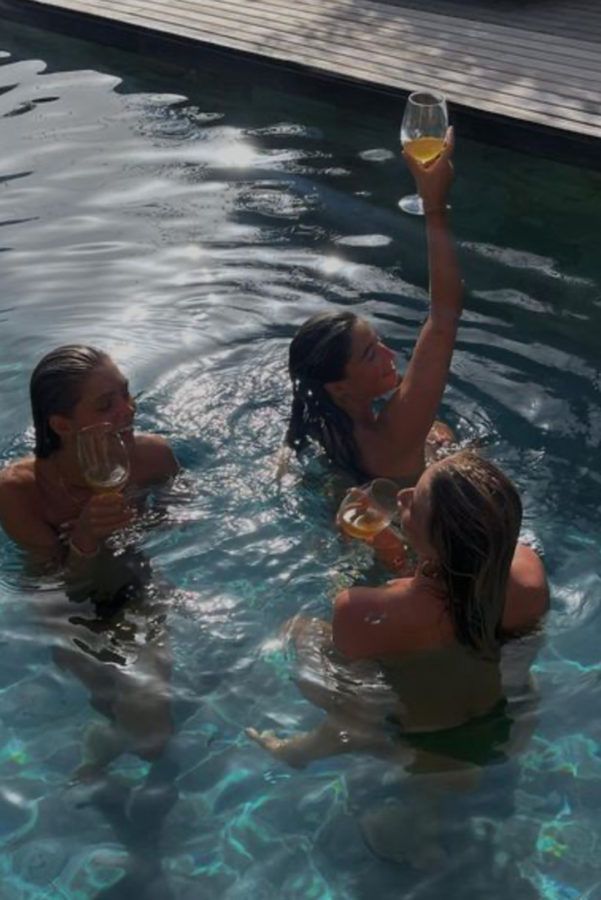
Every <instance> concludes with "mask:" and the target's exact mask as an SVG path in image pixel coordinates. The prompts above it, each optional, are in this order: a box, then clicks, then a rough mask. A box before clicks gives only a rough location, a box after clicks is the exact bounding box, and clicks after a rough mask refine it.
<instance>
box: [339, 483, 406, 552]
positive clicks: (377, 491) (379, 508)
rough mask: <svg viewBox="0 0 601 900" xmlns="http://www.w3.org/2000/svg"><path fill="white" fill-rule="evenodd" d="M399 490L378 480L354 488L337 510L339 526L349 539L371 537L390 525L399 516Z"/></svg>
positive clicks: (393, 484) (392, 484) (391, 484)
mask: <svg viewBox="0 0 601 900" xmlns="http://www.w3.org/2000/svg"><path fill="white" fill-rule="evenodd" d="M397 491H398V488H397V486H396V484H395V483H394V481H391V480H390V479H388V478H375V479H374V480H373V481H371V482H370V483H369V484H366V485H364V486H363V487H361V488H351V489H350V491H347V493H346V494H345V496H344V498H343V500H342V503H341V504H340V507H339V509H338V516H337V519H338V523H339V525H340V528H341V529H342V531H344V532H345V534H347V535H348V536H349V537H356V538H371V537H374V536H375V535H376V534H379V533H380V532H381V531H384V529H385V528H387V527H388V525H390V523H391V521H392V518H393V516H394V514H395V513H396V495H397Z"/></svg>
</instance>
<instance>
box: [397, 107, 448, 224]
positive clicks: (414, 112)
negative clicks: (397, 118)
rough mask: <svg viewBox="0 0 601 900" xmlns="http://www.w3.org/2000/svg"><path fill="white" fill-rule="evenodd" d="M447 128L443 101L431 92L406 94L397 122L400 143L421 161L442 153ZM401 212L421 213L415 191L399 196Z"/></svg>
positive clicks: (420, 203)
mask: <svg viewBox="0 0 601 900" xmlns="http://www.w3.org/2000/svg"><path fill="white" fill-rule="evenodd" d="M448 127H449V112H448V110H447V101H446V100H445V98H444V97H443V95H442V94H438V93H436V92H434V91H414V93H413V94H410V95H409V98H408V100H407V105H406V107H405V112H404V114H403V121H402V123H401V145H402V147H403V149H404V150H405V153H409V154H410V155H411V156H413V158H414V159H417V160H418V162H420V163H422V164H424V165H425V164H427V163H429V162H433V161H434V160H435V159H436V158H437V157H438V156H440V154H441V152H442V148H443V145H444V139H445V136H446V133H447V129H448ZM399 206H400V207H401V209H402V210H403V212H406V213H411V215H414V216H423V214H424V205H423V203H422V198H421V197H420V196H419V194H409V195H408V196H406V197H401V199H400V200H399Z"/></svg>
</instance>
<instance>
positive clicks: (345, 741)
mask: <svg viewBox="0 0 601 900" xmlns="http://www.w3.org/2000/svg"><path fill="white" fill-rule="evenodd" d="M338 734H339V736H340V740H341V741H342V743H343V744H348V743H349V741H350V739H351V736H350V734H349V733H348V731H339V732H338Z"/></svg>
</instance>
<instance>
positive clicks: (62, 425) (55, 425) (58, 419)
mask: <svg viewBox="0 0 601 900" xmlns="http://www.w3.org/2000/svg"><path fill="white" fill-rule="evenodd" d="M48 424H49V425H50V427H51V428H52V430H53V431H54V433H55V434H58V436H59V437H67V436H68V435H70V434H73V432H74V430H75V429H74V427H73V422H72V421H71V419H70V418H69V417H68V416H61V415H60V414H59V413H55V414H54V415H52V416H49V417H48Z"/></svg>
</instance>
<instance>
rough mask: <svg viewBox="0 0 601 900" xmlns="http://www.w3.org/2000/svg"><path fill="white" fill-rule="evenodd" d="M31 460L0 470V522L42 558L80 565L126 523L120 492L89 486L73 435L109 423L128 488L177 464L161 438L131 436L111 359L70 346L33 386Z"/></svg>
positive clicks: (43, 364)
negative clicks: (125, 465) (123, 452)
mask: <svg viewBox="0 0 601 900" xmlns="http://www.w3.org/2000/svg"><path fill="white" fill-rule="evenodd" d="M30 395H31V408H32V413H33V424H34V430H35V451H34V456H28V457H25V458H24V459H21V460H18V461H17V462H15V463H12V464H11V465H9V466H7V467H6V468H5V469H3V470H2V471H1V472H0V524H1V525H2V527H3V528H4V530H5V531H6V533H7V534H8V535H9V537H11V538H12V539H13V540H14V541H16V543H18V544H20V545H21V546H22V547H24V548H25V549H26V550H29V551H31V552H32V553H34V554H35V555H36V557H41V558H42V559H48V560H55V561H63V562H64V561H66V562H67V563H68V564H75V565H77V566H80V565H81V564H82V563H84V562H85V561H86V560H91V559H93V558H94V557H95V556H96V555H97V554H98V553H99V551H100V549H101V547H102V544H103V541H104V539H105V538H107V537H109V535H111V534H113V533H114V532H115V531H118V530H119V529H120V528H122V527H124V526H125V525H127V524H128V523H129V521H130V520H131V515H132V514H131V511H130V510H129V509H128V507H127V504H126V501H125V498H124V495H123V494H122V493H110V494H109V493H106V494H103V493H100V494H99V493H98V492H94V490H93V489H92V488H91V487H89V486H88V485H87V484H86V481H85V479H84V477H83V475H82V472H81V469H80V465H79V462H78V458H77V433H78V432H79V431H80V430H81V429H82V428H85V427H87V426H89V425H95V424H99V423H102V422H108V423H109V424H110V425H111V426H112V427H113V428H114V429H115V431H118V432H119V433H120V434H121V436H122V438H123V441H124V443H125V445H126V447H127V450H128V451H129V457H130V475H129V481H128V488H131V489H136V488H143V487H147V486H149V485H152V484H155V483H157V482H161V481H165V480H166V479H168V478H170V477H171V476H173V475H175V473H176V472H177V468H178V466H177V461H176V459H175V457H174V455H173V453H172V452H171V450H170V448H169V446H168V444H167V443H166V441H165V440H164V439H163V438H162V437H160V436H159V435H150V434H135V433H134V431H133V419H134V411H135V403H134V401H133V399H132V397H131V396H130V394H129V387H128V383H127V380H126V379H125V377H124V376H123V375H122V373H121V372H120V371H119V369H118V368H117V366H116V365H115V363H114V362H113V361H112V359H111V358H110V356H108V355H107V354H106V353H103V352H102V351H100V350H96V349H95V348H93V347H86V346H80V345H68V346H65V347H58V348H57V349H56V350H53V351H51V352H50V353H48V354H47V355H46V356H45V357H44V358H43V359H42V360H41V361H40V362H39V363H38V365H37V366H36V367H35V369H34V371H33V374H32V376H31V382H30Z"/></svg>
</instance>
